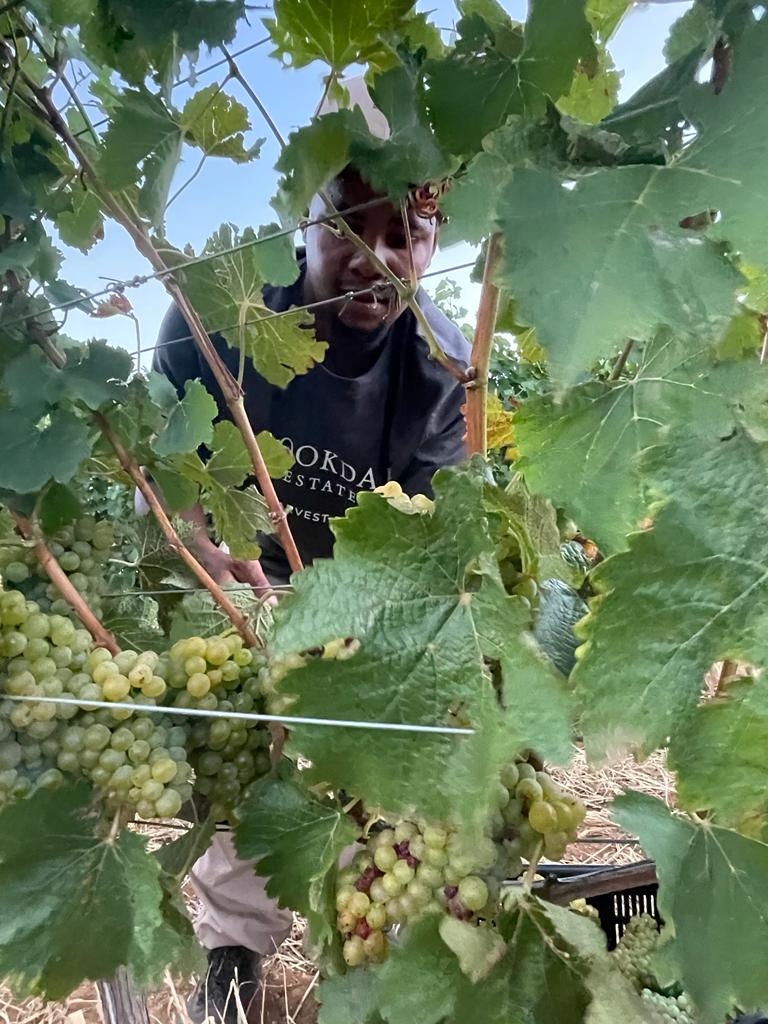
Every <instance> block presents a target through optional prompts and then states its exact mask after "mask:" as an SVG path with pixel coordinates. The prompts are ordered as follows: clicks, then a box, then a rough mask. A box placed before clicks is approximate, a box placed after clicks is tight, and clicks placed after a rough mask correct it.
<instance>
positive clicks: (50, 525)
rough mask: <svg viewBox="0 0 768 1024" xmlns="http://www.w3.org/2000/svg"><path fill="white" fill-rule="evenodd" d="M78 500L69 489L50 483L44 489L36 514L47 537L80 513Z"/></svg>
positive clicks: (62, 485) (81, 507) (72, 520)
mask: <svg viewBox="0 0 768 1024" xmlns="http://www.w3.org/2000/svg"><path fill="white" fill-rule="evenodd" d="M82 510H83V506H82V503H81V501H80V498H79V497H78V496H77V494H76V492H75V491H73V490H72V488H71V487H65V486H64V484H56V483H52V484H50V485H49V486H48V487H46V489H45V491H44V492H43V495H42V497H41V498H40V505H39V508H38V513H39V516H40V525H41V526H42V528H43V532H44V533H47V534H48V535H49V536H50V535H51V534H54V533H58V531H59V530H60V529H61V528H62V526H67V525H68V524H69V523H73V522H74V521H75V519H77V517H78V516H79V515H80V514H81V513H82Z"/></svg>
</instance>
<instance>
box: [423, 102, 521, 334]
mask: <svg viewBox="0 0 768 1024" xmlns="http://www.w3.org/2000/svg"><path fill="white" fill-rule="evenodd" d="M530 153H531V149H530V146H529V144H528V137H527V134H526V132H525V127H524V123H523V120H522V118H520V117H516V116H514V117H510V118H508V120H507V122H506V123H505V124H503V125H502V126H501V127H500V128H497V129H496V131H494V132H491V133H490V134H489V135H487V136H486V137H485V138H484V139H483V148H482V151H481V152H480V153H478V154H477V156H475V157H474V159H473V160H472V161H471V162H470V164H469V166H468V167H467V169H466V171H465V173H464V174H462V175H460V176H457V178H456V181H455V183H454V185H453V188H452V189H451V190H450V191H449V192H448V193H446V195H445V196H444V197H443V199H442V200H441V202H440V208H441V210H442V211H443V212H444V213H445V215H446V217H447V218H448V222H447V224H446V225H445V226H444V227H443V228H442V229H441V232H440V241H441V243H442V244H444V245H452V244H453V243H454V242H462V241H465V242H472V243H478V242H481V241H482V240H483V239H484V238H486V237H487V236H488V235H489V234H490V233H491V232H492V231H493V230H494V226H495V214H496V203H497V201H498V199H499V197H500V196H501V192H502V188H503V187H504V185H506V183H507V182H508V181H509V180H510V177H511V175H512V172H513V168H514V167H515V165H517V164H519V163H523V162H525V160H526V159H527V158H529V157H530ZM498 329H499V330H501V329H502V328H500V327H499V328H498Z"/></svg>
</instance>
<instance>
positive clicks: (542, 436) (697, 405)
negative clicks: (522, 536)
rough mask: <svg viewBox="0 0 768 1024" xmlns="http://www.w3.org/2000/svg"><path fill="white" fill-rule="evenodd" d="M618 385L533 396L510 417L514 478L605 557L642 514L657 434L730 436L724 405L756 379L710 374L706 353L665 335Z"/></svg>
mask: <svg viewBox="0 0 768 1024" xmlns="http://www.w3.org/2000/svg"><path fill="white" fill-rule="evenodd" d="M635 358H637V360H638V362H637V366H636V367H635V368H633V369H632V371H631V372H630V374H629V375H628V376H626V377H623V378H621V379H619V380H616V381H608V382H606V381H590V382H588V383H586V384H579V385H577V386H576V387H574V388H571V389H570V390H569V391H567V392H566V393H565V396H564V397H563V398H562V400H561V401H557V400H556V398H555V397H554V396H553V395H552V394H539V395H531V396H530V397H529V398H528V399H526V401H525V402H524V403H523V404H522V406H521V408H520V409H519V410H518V412H517V413H516V415H515V431H516V438H517V450H518V453H519V456H520V457H519V459H518V461H517V462H516V463H515V468H516V469H517V470H518V471H519V472H520V473H522V475H523V477H524V478H525V481H526V483H527V484H528V486H529V487H530V488H531V490H532V491H534V492H537V493H544V494H546V495H548V496H549V497H550V498H551V499H552V501H553V502H554V503H555V504H556V505H558V506H560V507H561V508H564V509H565V510H566V512H567V513H568V515H569V516H570V517H571V518H572V519H575V520H576V522H577V523H578V524H579V526H580V527H581V529H582V531H583V532H584V533H585V534H586V535H587V536H588V537H591V538H593V539H594V540H595V541H596V543H597V544H598V546H599V547H600V549H601V550H602V551H603V552H605V553H606V554H608V553H611V552H613V551H617V550H620V549H621V548H623V547H624V546H625V545H626V536H627V534H629V533H630V532H631V531H632V530H634V529H636V528H637V525H638V523H639V521H640V518H641V517H642V516H643V514H644V512H645V508H646V505H647V481H646V480H645V479H644V478H643V475H642V473H641V472H640V469H639V465H638V457H639V455H640V453H641V452H642V451H644V450H645V449H646V448H647V447H649V446H650V445H651V444H653V443H654V441H655V440H656V439H657V438H658V436H659V430H660V428H664V427H668V426H670V425H675V424H678V423H685V424H686V426H687V429H688V430H689V431H691V432H694V433H696V434H698V435H699V436H700V437H701V438H702V441H703V442H705V441H706V439H709V440H714V439H716V438H718V437H719V436H721V435H722V434H724V433H727V431H728V425H729V423H730V421H731V420H730V408H731V405H732V404H733V403H734V402H735V401H737V400H738V398H739V397H740V396H741V395H742V394H743V393H744V391H745V390H746V389H747V387H748V384H749V382H750V380H751V379H752V377H753V373H754V371H753V369H752V367H750V366H748V365H746V364H745V363H724V364H720V365H716V364H715V363H714V362H713V360H712V358H711V355H710V353H709V352H708V351H707V348H706V346H705V345H702V344H700V343H699V344H696V343H695V342H692V341H689V340H683V339H676V338H674V337H672V336H671V335H670V334H669V332H666V331H662V332H659V334H658V335H657V336H656V338H655V339H654V340H653V341H651V342H650V344H648V345H647V346H646V347H645V348H644V349H643V350H642V352H640V353H639V354H638V355H637V356H636V357H635Z"/></svg>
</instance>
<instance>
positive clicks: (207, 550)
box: [152, 306, 269, 590]
mask: <svg viewBox="0 0 768 1024" xmlns="http://www.w3.org/2000/svg"><path fill="white" fill-rule="evenodd" d="M152 369H153V370H155V371H156V372H158V373H162V374H163V375H164V376H165V377H167V378H168V380H169V381H170V382H171V384H173V386H174V387H175V388H176V391H177V393H178V394H179V396H181V395H182V394H183V392H184V385H185V383H186V382H187V381H188V380H195V379H197V378H199V377H200V376H201V375H202V374H201V370H202V367H201V363H200V356H199V353H198V351H197V348H196V346H195V343H194V341H193V340H192V338H191V337H189V327H188V325H187V322H186V320H185V319H184V317H183V316H182V315H181V313H180V312H179V311H178V309H177V308H176V307H175V306H172V307H171V308H170V309H169V310H168V312H167V313H166V314H165V316H164V317H163V322H162V324H161V326H160V333H159V336H158V340H157V345H156V346H155V352H154V356H153V359H152ZM218 397H219V396H217V395H214V398H216V400H217V404H218V405H219V406H221V403H220V402H219V401H218ZM181 518H182V519H186V520H187V521H188V522H190V523H193V524H194V526H195V529H194V531H193V533H192V540H191V544H190V546H191V547H192V549H193V551H194V554H195V556H196V557H197V558H198V559H199V561H200V562H201V563H202V565H203V566H204V568H205V569H207V570H208V572H209V573H210V574H211V576H212V577H213V578H214V580H215V581H216V582H217V583H219V584H226V583H248V584H250V585H251V586H252V587H254V588H255V589H256V590H265V589H267V588H268V587H269V580H268V579H267V577H266V575H265V574H264V570H263V569H262V568H261V565H260V563H259V562H258V560H256V559H252V560H246V559H242V558H233V557H232V556H231V555H230V553H229V552H228V551H227V550H226V548H222V547H219V546H218V545H217V544H214V542H213V541H212V540H211V537H210V533H209V530H208V522H207V519H206V515H205V511H204V510H203V508H202V506H200V505H194V506H193V507H192V508H190V509H188V510H187V511H185V512H182V513H181Z"/></svg>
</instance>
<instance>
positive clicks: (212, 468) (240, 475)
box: [205, 420, 294, 487]
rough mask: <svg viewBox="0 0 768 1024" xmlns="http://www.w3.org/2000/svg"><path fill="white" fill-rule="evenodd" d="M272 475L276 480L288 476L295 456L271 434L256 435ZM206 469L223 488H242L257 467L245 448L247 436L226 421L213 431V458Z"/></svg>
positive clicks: (218, 424)
mask: <svg viewBox="0 0 768 1024" xmlns="http://www.w3.org/2000/svg"><path fill="white" fill-rule="evenodd" d="M256 440H257V441H258V443H259V447H260V448H261V454H262V455H263V456H264V461H265V462H266V464H267V469H268V470H269V475H270V476H272V477H274V478H275V479H279V478H280V477H281V476H285V474H286V473H287V472H288V470H289V469H290V468H291V466H292V465H293V462H294V459H293V455H292V454H291V452H290V451H289V449H288V448H286V447H285V445H284V444H282V443H281V442H280V441H278V440H277V438H276V437H274V436H273V435H272V434H270V432H269V431H268V430H262V431H261V432H260V433H259V434H257V435H256ZM205 468H206V469H207V470H208V473H209V475H210V476H212V477H213V478H214V480H216V481H217V482H218V483H220V484H221V485H222V486H223V487H239V486H240V484H241V483H242V482H243V481H244V480H245V479H246V477H248V476H251V475H252V474H253V463H252V462H251V457H250V455H249V454H248V449H247V448H246V447H245V442H244V441H243V435H242V434H241V433H240V431H239V430H238V429H237V427H236V426H235V425H234V423H231V422H230V421H229V420H222V421H221V422H220V423H217V424H216V425H215V426H214V428H213V441H212V442H211V457H210V459H209V460H208V462H207V463H206V466H205Z"/></svg>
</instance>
